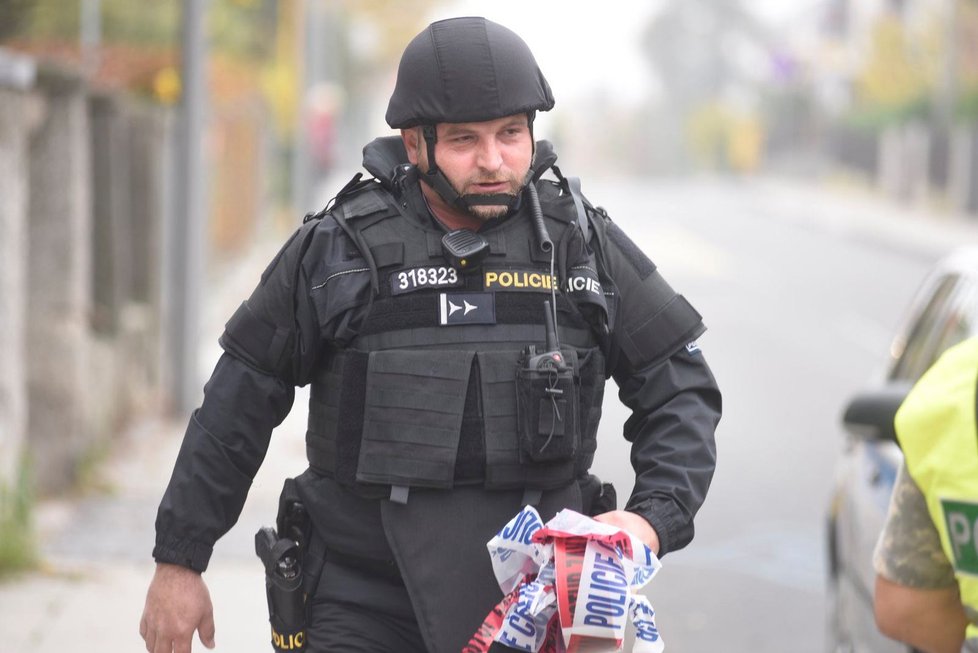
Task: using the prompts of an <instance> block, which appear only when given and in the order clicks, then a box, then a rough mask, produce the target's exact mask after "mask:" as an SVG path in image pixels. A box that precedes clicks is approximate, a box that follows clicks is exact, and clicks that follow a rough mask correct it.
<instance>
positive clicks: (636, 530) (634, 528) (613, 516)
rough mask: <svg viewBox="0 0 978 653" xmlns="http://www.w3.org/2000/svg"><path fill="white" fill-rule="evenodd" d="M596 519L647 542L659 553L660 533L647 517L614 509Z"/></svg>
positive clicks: (647, 544)
mask: <svg viewBox="0 0 978 653" xmlns="http://www.w3.org/2000/svg"><path fill="white" fill-rule="evenodd" d="M594 519H595V521H599V522H602V523H605V524H611V525H612V526H617V527H618V528H621V529H623V530H626V531H628V532H629V533H631V534H632V535H634V536H635V537H637V538H638V539H640V540H642V541H643V542H645V544H646V546H648V547H649V548H650V549H652V553H654V554H656V555H659V534H658V533H656V532H655V529H654V528H652V525H651V524H649V522H647V521H645V518H644V517H642V516H640V515H637V514H635V513H634V512H629V511H627V510H612V511H610V512H603V513H601V514H600V515H598V516H596V517H595V518H594Z"/></svg>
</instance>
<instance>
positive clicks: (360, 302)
mask: <svg viewBox="0 0 978 653" xmlns="http://www.w3.org/2000/svg"><path fill="white" fill-rule="evenodd" d="M370 147H371V146H368V148H367V149H365V155H367V156H365V161H366V160H367V158H369V154H370ZM367 167H368V169H370V166H369V165H368V166H367ZM371 172H374V174H375V175H377V176H380V175H378V173H377V172H375V171H374V170H371ZM387 178H390V177H389V176H388V177H387ZM416 183H417V182H415V184H416ZM412 198H413V199H412ZM419 198H420V192H419V191H418V189H417V187H414V188H411V189H406V190H405V191H404V194H403V197H402V198H400V199H411V201H410V202H407V201H405V202H404V205H405V206H406V207H408V208H410V209H413V210H414V213H415V214H416V216H415V217H416V218H417V219H419V220H429V221H430V220H432V217H431V216H430V215H429V214H428V213H427V211H426V210H425V209H424V204H423V201H422V202H419V201H418V199H419ZM405 219H407V218H405ZM506 219H525V211H523V210H520V211H517V212H516V213H515V214H514V215H513V216H511V217H509V218H506ZM605 222H606V224H605V227H606V228H605V230H604V235H605V238H604V239H603V240H604V242H603V244H602V256H601V257H600V259H599V260H600V261H601V265H602V267H603V268H604V269H603V270H602V273H603V274H602V276H603V277H604V278H605V279H608V280H611V281H612V282H613V283H612V284H610V285H613V286H615V287H616V290H617V292H618V294H619V297H618V298H617V300H618V301H617V302H616V305H617V309H616V312H617V313H618V316H617V318H616V320H617V322H618V323H620V324H623V323H627V322H628V321H629V320H631V321H632V323H636V322H637V321H642V322H648V320H649V319H651V318H650V317H649V316H646V315H643V311H647V310H648V307H647V306H645V305H644V304H647V300H646V298H645V297H643V296H642V295H641V293H642V292H643V291H641V289H640V288H638V282H637V281H635V280H637V279H641V278H647V277H648V276H649V275H650V274H656V275H657V274H658V272H657V271H655V266H654V265H653V264H652V263H651V261H649V259H647V258H646V257H645V255H644V254H642V252H641V251H640V250H639V248H638V247H637V246H635V245H634V243H632V241H630V240H629V239H628V238H627V236H625V234H624V233H622V232H621V230H620V229H619V228H618V227H617V226H616V225H614V224H613V223H611V222H610V220H607V219H605ZM492 228H493V223H492V222H490V223H487V224H486V225H484V227H483V228H482V231H484V232H487V233H489V232H491V230H492ZM355 249H356V248H355V247H354V246H353V243H352V242H351V239H350V237H349V235H348V234H347V233H345V232H344V231H343V230H342V229H341V228H340V226H339V225H338V224H337V222H336V221H334V220H333V219H331V218H330V217H329V216H328V215H327V216H326V217H324V218H323V219H321V220H311V221H308V222H307V223H306V224H304V225H303V226H302V227H301V228H300V229H299V230H298V231H297V232H296V233H295V234H294V235H293V236H292V238H291V239H290V240H289V241H288V242H287V243H286V245H285V246H284V247H283V248H282V250H281V251H280V253H279V254H278V255H277V256H276V258H275V259H274V260H273V261H272V262H271V264H270V265H269V267H268V268H267V270H266V271H265V273H264V274H263V275H262V278H261V282H260V284H259V286H258V287H257V288H256V290H255V291H254V293H253V295H252V296H251V298H250V299H249V300H248V301H247V310H248V311H249V312H250V314H251V316H253V317H254V318H255V319H257V320H259V321H260V322H261V323H263V324H265V325H266V326H268V327H269V328H271V329H274V337H272V338H270V339H269V342H272V343H273V346H272V347H270V348H266V349H267V351H265V352H264V353H263V354H262V355H261V356H256V355H254V354H253V349H254V348H253V347H250V346H248V343H244V342H240V341H238V340H235V339H234V338H233V337H230V336H229V332H225V335H224V336H223V337H222V339H221V344H222V346H223V347H224V349H225V353H224V354H223V355H222V356H221V358H220V360H219V361H218V362H217V366H216V368H215V369H214V372H213V375H212V376H211V379H210V380H209V382H208V383H207V385H206V386H205V388H204V391H205V396H204V401H203V403H202V405H201V406H200V408H198V409H197V410H196V411H195V412H194V413H193V415H192V417H191V419H190V424H189V426H188V428H187V432H186V436H185V438H184V441H183V445H182V447H181V449H180V452H179V455H178V457H177V461H176V464H175V467H174V471H173V475H172V478H171V480H170V483H169V486H168V487H167V490H166V493H165V495H164V497H163V500H162V502H161V505H160V508H159V513H158V516H157V520H156V533H157V535H156V546H155V548H154V551H153V555H154V557H155V559H156V560H157V561H159V562H169V563H176V564H181V565H184V566H188V567H191V568H193V569H196V570H199V571H203V570H204V569H206V567H207V564H208V561H209V559H210V556H211V553H212V548H213V546H214V543H215V542H216V541H217V539H218V538H220V537H221V536H222V535H223V534H224V533H226V532H227V531H228V530H229V529H230V528H231V526H232V525H234V523H235V521H236V520H237V518H238V516H239V513H240V511H241V509H242V506H243V504H244V501H245V498H246V495H247V493H248V489H249V487H250V485H251V483H252V480H253V478H254V477H255V474H256V472H257V471H258V468H259V466H260V465H261V463H262V460H263V458H264V456H265V453H266V449H267V447H268V443H269V438H270V436H271V433H272V430H273V429H274V428H275V427H276V426H277V425H278V424H280V423H281V421H282V420H283V419H284V418H285V416H286V415H287V414H288V412H289V411H290V409H291V407H292V403H293V399H294V388H295V386H302V385H305V384H307V383H309V382H310V377H311V375H312V373H313V370H314V369H315V366H316V365H317V364H318V363H319V362H320V359H321V357H324V356H329V355H330V352H331V351H335V350H336V349H337V348H342V347H343V346H344V344H345V343H348V342H349V341H350V339H351V338H352V337H353V336H354V335H355V334H356V333H357V329H358V325H359V322H360V320H361V319H362V318H363V317H364V314H365V312H366V307H367V306H368V304H369V301H370V296H371V275H370V272H369V266H367V265H366V264H365V263H364V262H363V261H358V260H351V256H350V253H351V251H355ZM327 279H328V280H329V283H328V289H329V292H328V293H323V292H321V291H322V290H323V289H324V288H325V287H326V286H327V284H326V282H327ZM606 285H607V284H606ZM661 285H663V286H664V287H665V288H668V286H665V284H664V282H661ZM638 332H641V329H639V330H638ZM701 332H702V326H699V328H698V329H697V330H696V331H695V332H692V333H691V336H692V337H695V336H696V335H698V334H699V333H701ZM632 333H633V334H634V333H635V332H634V331H633V332H632ZM612 337H613V338H614V339H616V343H614V344H616V345H619V346H616V349H618V350H619V352H620V354H619V355H618V356H616V357H614V358H613V359H612V360H613V361H614V362H613V364H612V369H610V370H609V373H610V375H611V376H612V377H613V378H614V380H615V381H616V383H617V384H618V387H619V398H620V400H621V401H622V403H623V404H624V405H625V406H627V407H628V408H629V409H630V410H631V416H630V417H629V418H628V419H627V420H626V422H625V424H624V429H623V430H624V436H625V438H626V439H627V440H628V441H629V442H631V443H632V446H631V463H632V466H633V468H634V470H635V475H636V478H635V485H634V488H633V490H632V492H631V495H630V497H629V499H628V501H627V504H626V509H628V510H632V511H634V512H636V513H638V514H640V515H642V516H643V517H645V518H646V519H647V520H648V521H649V522H650V523H651V524H652V526H653V527H654V528H655V530H656V532H657V533H658V535H659V539H660V543H661V550H660V555H661V554H664V553H666V552H669V551H673V550H677V549H680V548H682V547H684V546H685V545H686V544H687V543H689V541H690V540H691V539H692V537H693V517H694V515H695V514H696V511H697V510H698V509H699V507H700V505H701V504H702V502H703V500H704V499H705V497H706V493H707V489H708V488H709V485H710V481H711V479H712V476H713V471H714V466H715V461H716V447H715V441H714V431H715V428H716V425H717V423H718V421H719V419H720V410H721V399H720V392H719V390H718V388H717V385H716V382H715V380H714V378H713V375H712V373H711V372H710V369H709V367H708V366H707V364H706V361H705V360H704V357H703V354H702V353H701V352H700V351H699V349H698V348H697V347H685V346H683V345H684V344H685V343H680V344H679V346H678V347H675V348H674V350H673V351H670V352H666V353H665V354H664V355H661V356H656V357H654V359H653V360H649V359H648V357H644V358H643V355H642V351H641V350H642V343H636V342H634V341H632V340H629V341H628V342H619V341H620V340H621V336H619V335H615V334H613V336H612ZM599 446H600V445H599ZM300 483H301V484H302V486H301V487H300V489H302V490H303V491H302V494H303V495H304V496H305V497H306V498H307V499H308V501H309V502H310V503H311V504H313V505H311V506H309V507H310V510H311V512H312V513H313V516H314V519H315V513H316V512H317V511H319V510H327V509H330V506H332V509H330V520H331V523H330V524H329V528H328V532H329V533H330V534H331V535H329V536H328V537H331V538H333V540H334V541H331V542H329V543H328V545H329V546H330V547H331V548H334V549H337V550H340V551H342V550H344V549H347V550H352V551H355V552H356V553H357V555H360V556H365V557H369V558H377V559H385V558H389V557H390V551H389V550H388V548H387V547H388V545H387V543H386V542H385V541H384V538H383V536H381V535H380V533H381V532H382V528H381V526H380V516H379V513H380V509H379V507H378V504H379V503H380V502H379V501H377V500H375V499H365V498H363V497H358V496H356V495H355V494H354V493H352V492H350V491H349V490H348V489H345V488H343V487H340V486H339V485H338V484H337V483H335V482H331V479H326V478H320V477H317V476H316V475H315V474H310V471H307V472H306V473H305V474H303V476H302V477H300ZM337 505H342V506H345V508H344V509H341V510H338V509H336V506H337ZM514 514H515V513H514ZM271 517H272V516H271V515H270V516H269V519H271ZM501 525H502V524H500V525H499V526H501Z"/></svg>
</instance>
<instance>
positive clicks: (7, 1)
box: [0, 0, 34, 43]
mask: <svg viewBox="0 0 978 653" xmlns="http://www.w3.org/2000/svg"><path fill="white" fill-rule="evenodd" d="M33 5H34V0H4V1H3V2H0V43H3V42H4V41H5V40H6V39H8V38H9V37H11V36H13V35H15V34H18V33H19V32H20V31H21V30H22V29H23V25H24V23H25V22H26V21H27V20H28V18H29V17H30V12H31V9H32V8H33Z"/></svg>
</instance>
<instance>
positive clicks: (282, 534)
mask: <svg viewBox="0 0 978 653" xmlns="http://www.w3.org/2000/svg"><path fill="white" fill-rule="evenodd" d="M276 526H277V528H278V531H277V532H276V531H275V530H274V529H272V528H270V527H267V526H265V527H262V528H260V529H259V530H258V532H257V533H255V553H256V554H257V555H258V558H259V559H260V560H261V561H262V564H263V566H264V567H265V596H266V598H267V599H268V620H269V623H270V624H271V628H272V650H274V651H295V650H301V649H303V648H304V647H305V644H306V641H305V639H306V633H305V628H306V607H305V602H306V597H305V593H304V592H303V587H302V585H303V574H302V563H303V557H304V551H305V546H306V543H307V540H308V535H309V519H308V515H307V514H306V511H305V509H304V508H303V506H302V503H301V502H300V501H299V497H298V493H297V491H296V486H295V480H294V479H291V478H289V479H286V481H285V485H284V487H283V488H282V494H281V496H280V497H279V512H278V516H277V517H276Z"/></svg>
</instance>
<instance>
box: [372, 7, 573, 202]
mask: <svg viewBox="0 0 978 653" xmlns="http://www.w3.org/2000/svg"><path fill="white" fill-rule="evenodd" d="M553 106H554V96H553V93H552V92H551V91H550V85H549V84H548V83H547V80H546V79H545V78H544V77H543V73H541V72H540V67H539V66H537V61H536V59H534V58H533V53H532V52H530V48H529V47H528V46H527V45H526V43H525V42H524V41H523V39H521V38H520V37H519V36H517V35H516V33H515V32H513V31H512V30H509V29H507V28H505V27H503V26H502V25H499V24H497V23H494V22H492V21H490V20H486V19H485V18H480V17H466V18H449V19H447V20H440V21H437V22H434V23H432V24H431V25H429V26H428V27H427V28H426V29H425V30H424V31H423V32H421V33H420V34H418V35H417V36H415V37H414V39H413V40H412V41H411V42H410V43H408V46H407V48H405V50H404V54H403V55H401V63H400V65H399V66H398V68H397V82H396V83H395V85H394V93H393V95H391V99H390V103H389V104H388V105H387V124H388V125H390V126H391V128H392V129H407V128H409V127H415V126H418V125H420V126H422V128H423V135H424V140H425V145H426V146H427V151H428V166H429V168H428V170H427V171H426V172H425V173H424V174H422V175H421V177H420V178H421V180H422V181H424V182H425V183H426V184H428V185H429V186H431V187H432V188H434V189H435V191H437V192H438V194H439V195H441V196H442V197H443V198H444V199H445V201H447V202H448V203H450V204H454V205H455V206H457V207H459V208H461V209H463V210H468V209H470V208H471V207H472V206H473V205H478V204H482V205H507V206H509V207H510V208H511V209H512V207H513V206H515V203H516V198H515V197H513V196H510V195H482V196H471V195H470V196H465V197H463V196H461V195H459V194H458V192H456V190H455V189H454V188H452V185H451V184H450V183H449V181H448V179H447V178H446V177H445V175H444V174H443V173H442V172H441V170H440V169H439V168H438V164H437V162H436V161H435V142H436V141H437V136H436V134H435V125H437V124H438V123H440V122H484V121H487V120H495V119H497V118H505V117H506V116H513V115H516V114H519V113H525V114H526V115H527V121H528V123H529V125H530V135H531V140H532V135H533V118H534V116H535V115H536V112H537V111H549V110H550V109H552V108H553Z"/></svg>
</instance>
